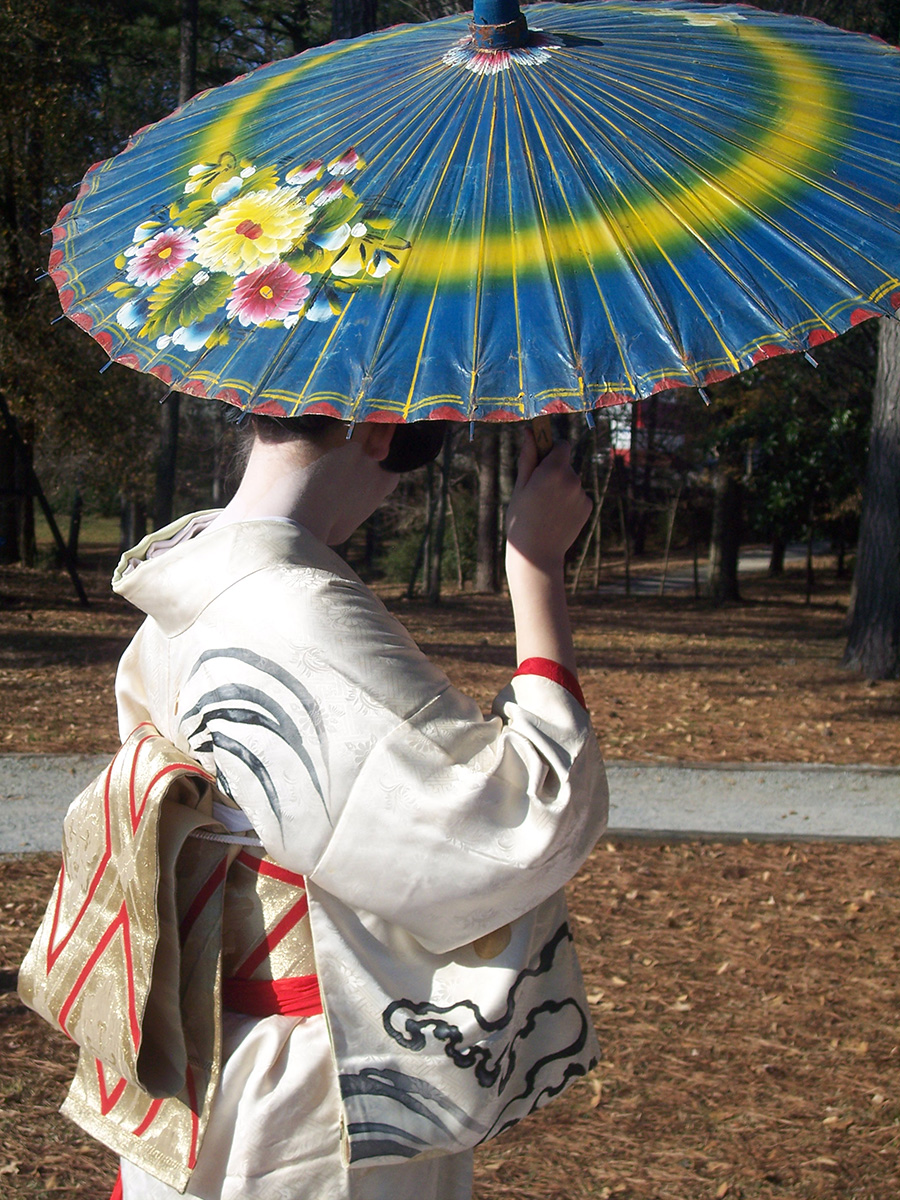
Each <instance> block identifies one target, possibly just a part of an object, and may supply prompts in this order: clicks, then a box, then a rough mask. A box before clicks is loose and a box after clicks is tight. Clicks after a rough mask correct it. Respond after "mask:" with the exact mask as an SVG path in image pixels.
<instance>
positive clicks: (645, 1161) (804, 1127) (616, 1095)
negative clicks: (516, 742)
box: [0, 564, 900, 1200]
mask: <svg viewBox="0 0 900 1200" xmlns="http://www.w3.org/2000/svg"><path fill="white" fill-rule="evenodd" d="M826 565H827V564H820V566H821V567H823V568H824V567H825V566H826ZM86 578H87V582H88V585H89V587H90V590H91V594H92V597H94V604H93V606H92V608H91V609H89V610H87V611H84V610H81V609H79V608H78V606H77V603H76V601H75V599H74V596H72V595H71V587H70V585H69V584H68V580H67V579H66V577H65V576H61V577H60V576H52V575H50V576H48V575H47V574H46V573H43V572H41V573H37V572H22V571H16V570H13V569H6V570H2V569H0V728H2V731H3V732H2V735H0V752H2V751H3V750H5V751H39V750H43V751H47V750H54V751H74V750H79V751H84V750H91V751H98V752H99V751H112V750H113V749H114V748H115V745H116V737H115V727H114V720H113V707H112V701H111V694H110V687H111V680H112V677H113V672H114V668H115V661H116V659H117V657H118V655H119V653H120V652H121V649H122V647H123V645H124V643H125V641H126V640H127V638H128V636H129V635H130V633H131V632H132V631H133V629H134V628H135V626H136V624H137V618H136V617H135V615H134V614H132V613H130V612H129V611H128V610H127V608H126V607H125V606H123V605H121V604H120V603H119V602H117V601H114V600H111V599H109V598H107V597H106V596H105V595H104V584H103V582H102V576H101V575H100V574H99V573H98V574H97V575H96V577H92V576H90V575H88V576H87V577H86ZM745 597H746V599H745V603H744V604H742V605H740V606H735V607H733V608H727V609H722V610H719V611H710V610H708V609H706V608H705V607H704V606H703V605H702V604H699V603H697V602H695V601H694V600H692V599H688V598H683V597H681V596H676V597H673V598H665V599H662V600H659V599H656V598H643V597H641V598H635V599H632V600H631V601H626V600H625V599H624V597H616V598H609V597H603V598H587V597H584V598H581V599H579V600H578V601H577V602H576V604H575V605H574V614H573V615H574V623H575V627H576V629H577V631H578V635H577V636H578V642H579V653H580V660H581V663H582V681H583V684H584V686H585V692H586V694H587V699H588V703H589V706H590V708H591V711H592V715H593V717H594V722H595V725H596V727H597V731H598V735H599V737H600V741H601V744H602V745H603V748H604V751H605V753H606V754H607V756H608V757H610V758H614V759H629V760H633V761H659V760H666V761H701V760H715V759H720V760H725V761H784V762H817V761H826V762H834V763H848V762H868V763H879V764H892V765H900V721H898V716H900V685H898V684H897V683H882V684H878V685H875V686H871V685H868V684H866V682H865V681H863V680H860V679H859V678H858V677H856V676H853V675H850V674H848V673H847V672H845V671H843V669H842V668H841V667H840V657H841V652H842V646H843V621H844V616H845V607H846V601H847V595H846V585H843V584H838V583H835V582H833V581H830V579H829V577H828V573H827V571H825V570H824V569H823V570H822V571H820V575H819V586H818V589H817V591H816V593H815V594H814V596H813V603H812V604H811V605H809V606H806V605H804V603H803V595H802V587H801V582H800V580H799V578H794V577H789V578H788V579H787V580H786V581H784V582H781V583H778V584H774V583H770V582H768V581H765V580H758V581H756V582H754V583H752V584H748V585H747V586H746V587H745ZM386 599H387V601H388V603H389V605H390V606H391V607H392V608H394V610H395V611H397V613H398V615H400V616H401V619H403V620H404V621H405V622H406V623H407V624H408V625H409V627H410V628H411V630H412V632H413V633H414V635H415V636H416V637H417V639H418V640H419V641H420V643H421V644H422V646H423V648H424V649H425V650H426V651H427V652H428V653H429V654H430V655H432V656H433V657H434V658H435V659H437V660H438V661H439V662H440V663H441V665H442V666H444V668H445V669H446V670H447V672H448V674H449V675H450V677H451V678H452V679H453V681H454V682H455V683H457V684H458V685H459V686H461V687H464V688H466V689H468V690H469V691H470V692H471V693H472V694H473V695H475V696H476V697H478V699H479V700H481V701H482V703H483V704H484V705H485V706H486V705H487V704H488V703H489V701H490V698H491V696H492V695H493V693H494V692H495V691H496V690H497V688H498V687H499V686H500V685H501V684H502V683H503V682H504V681H505V679H506V678H508V674H509V670H510V667H511V665H512V662H513V658H512V633H511V623H510V620H509V616H508V612H507V609H506V604H505V602H504V601H503V600H502V599H495V598H483V597H482V598H476V597H449V598H448V600H447V603H446V604H445V605H444V606H442V607H441V609H440V610H435V609H429V608H428V607H427V606H424V605H422V604H421V603H419V602H417V601H414V602H406V601H401V600H400V599H399V598H398V597H397V596H396V595H392V594H391V593H390V592H388V593H387V595H386ZM57 869H58V860H57V858H56V856H53V855H37V856H31V857H29V858H27V859H17V860H7V861H5V862H0V1195H3V1196H6V1195H10V1196H13V1195H15V1196H19V1195H23V1196H24V1195H54V1196H56V1195H60V1196H81V1197H90V1198H94V1197H96V1198H101V1200H102V1197H104V1196H105V1195H108V1193H109V1189H110V1188H111V1186H112V1181H113V1178H114V1175H115V1168H114V1164H113V1161H112V1158H111V1156H110V1155H109V1154H108V1152H107V1151H105V1150H104V1149H103V1148H102V1147H100V1146H98V1145H97V1144H96V1143H94V1142H93V1141H91V1140H90V1139H89V1138H87V1137H85V1136H83V1135H82V1134H81V1133H80V1131H79V1130H78V1129H77V1128H75V1127H74V1126H72V1125H70V1124H69V1123H68V1122H66V1121H65V1120H64V1119H63V1118H61V1117H59V1116H58V1115H57V1112H56V1110H57V1108H58V1106H59V1104H60V1102H61V1100H62V1097H63V1095H64V1094H65V1088H66V1085H67V1081H68V1078H69V1076H70V1074H71V1067H72V1062H73V1057H74V1052H73V1048H72V1047H71V1045H70V1044H69V1043H68V1042H67V1041H66V1040H65V1039H64V1038H63V1037H62V1036H61V1035H55V1034H54V1033H53V1032H52V1031H51V1030H50V1029H49V1028H48V1027H46V1026H44V1025H43V1024H42V1022H40V1021H39V1020H38V1018H36V1017H34V1016H33V1015H32V1014H30V1013H29V1012H28V1011H27V1010H25V1009H24V1008H23V1007H22V1006H21V1004H20V1003H19V1002H18V999H17V997H16V995H15V993H14V990H13V989H14V986H15V971H16V968H17V966H18V963H19V961H20V960H21V958H22V955H23V954H24V951H25V949H26V948H27V945H28V942H29V941H30V938H31V935H32V932H33V930H34V928H35V926H36V924H37V922H38V920H39V919H40V915H41V912H42V910H43V907H44V905H45V903H46V900H47V897H48V895H49V891H50V887H51V884H52V879H53V877H54V875H55V872H56V870H57ZM898 878H900V844H896V843H890V844H888V843H882V844H872V845H865V844H853V845H837V844H827V843H814V842H809V843H799V842H798V843H793V844H789V845H782V844H776V843H763V844H748V843H744V844H727V845H716V844H700V843H680V844H671V845H665V844H653V843H650V842H622V841H616V842H608V843H601V844H600V845H599V846H598V847H597V850H596V851H595V852H594V854H593V855H592V857H591V859H590V860H589V861H588V862H587V864H586V865H585V868H584V870H583V871H582V873H581V874H580V875H579V877H578V878H577V879H576V880H575V881H574V882H573V884H572V885H571V888H570V907H571V912H572V920H573V927H574V929H575V933H576V937H577V939H578V942H579V947H580V953H581V957H582V962H583V965H584V970H585V977H586V982H587V990H588V996H589V1000H590V1002H591V1005H592V1009H593V1012H594V1014H595V1021H596V1025H597V1029H598V1033H599V1036H600V1040H601V1044H602V1046H603V1058H602V1061H601V1063H600V1065H599V1066H598V1067H597V1069H596V1070H595V1071H594V1072H593V1073H592V1075H591V1076H590V1077H589V1078H588V1079H585V1080H582V1081H580V1082H579V1083H577V1084H576V1085H575V1086H574V1087H573V1088H572V1089H571V1090H570V1091H569V1092H568V1093H567V1094H566V1095H565V1096H564V1097H563V1098H562V1099H561V1100H558V1101H556V1102H554V1103H553V1104H552V1105H550V1106H549V1107H548V1108H547V1109H545V1110H543V1111H542V1112H541V1113H538V1114H537V1115H535V1116H534V1117H532V1118H530V1119H529V1120H528V1121H527V1122H524V1123H523V1124H521V1125H519V1126H518V1127H517V1128H516V1129H514V1130H512V1131H510V1132H509V1133H507V1134H505V1135H504V1136H503V1137H501V1138H500V1139H498V1140H497V1141H496V1142H494V1143H492V1144H491V1145H489V1146H487V1147H484V1148H482V1149H481V1150H480V1151H479V1152H478V1155H477V1184H476V1196H477V1197H478V1200H500V1198H501V1197H504V1198H509V1200H570V1198H573V1197H580V1196H584V1197H591V1198H593V1200H609V1198H610V1197H616V1198H619V1197H621V1198H622V1200H706V1198H707V1197H709V1198H717V1200H722V1198H724V1197H734V1198H744V1200H751V1198H757V1197H759V1198H765V1200H813V1198H815V1200H819V1198H822V1200H892V1198H893V1197H894V1196H896V1195H898V1194H900V1165H898V1164H900V1086H898V1079H900V1006H898V998H900V996H898V984H897V958H898V951H897V949H896V944H897V934H896V930H897V925H898V918H900V884H898V882H897V881H898Z"/></svg>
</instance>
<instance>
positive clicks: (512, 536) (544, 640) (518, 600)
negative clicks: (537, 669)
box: [506, 429, 592, 674]
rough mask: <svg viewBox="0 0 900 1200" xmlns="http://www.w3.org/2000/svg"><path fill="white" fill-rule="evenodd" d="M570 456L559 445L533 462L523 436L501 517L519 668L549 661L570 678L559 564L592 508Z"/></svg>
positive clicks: (571, 658)
mask: <svg viewBox="0 0 900 1200" xmlns="http://www.w3.org/2000/svg"><path fill="white" fill-rule="evenodd" d="M570 456H571V450H570V448H569V446H568V445H567V444H565V443H561V444H559V445H556V446H554V447H553V449H552V450H551V451H550V453H549V454H548V455H547V457H546V458H544V459H542V460H541V461H538V454H537V447H536V446H535V443H534V437H533V436H532V433H531V430H530V429H527V430H526V431H525V442H524V444H523V446H522V452H521V454H520V455H519V475H518V478H517V480H516V486H515V488H514V490H513V494H512V498H511V500H510V502H509V508H508V509H507V515H506V538H507V540H506V577H507V580H508V581H509V595H510V599H511V600H512V606H513V616H514V617H515V622H516V655H517V660H518V662H520V663H521V662H523V661H524V660H525V659H526V658H549V659H552V660H553V661H554V662H557V663H560V664H561V665H562V666H564V667H566V668H567V669H568V670H570V671H572V672H573V674H574V672H575V650H574V647H573V645H572V633H571V629H570V626H569V613H568V608H567V605H566V588H565V576H564V564H565V556H566V551H567V550H568V549H569V547H570V546H571V545H572V543H573V542H574V541H575V538H576V537H577V536H578V534H579V532H580V531H581V529H582V527H583V525H584V523H585V521H586V520H587V518H588V514H589V513H590V511H591V507H592V505H591V499H590V497H589V496H588V495H587V494H586V492H585V491H584V489H583V488H582V486H581V482H580V480H579V478H578V476H577V475H576V474H575V472H574V471H573V470H572V467H571V463H570Z"/></svg>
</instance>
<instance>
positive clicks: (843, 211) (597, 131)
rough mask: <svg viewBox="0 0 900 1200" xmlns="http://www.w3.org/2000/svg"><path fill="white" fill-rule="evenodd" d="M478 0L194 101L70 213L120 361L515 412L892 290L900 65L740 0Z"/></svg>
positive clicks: (861, 41) (379, 410) (788, 337)
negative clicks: (736, 0) (565, 0)
mask: <svg viewBox="0 0 900 1200" xmlns="http://www.w3.org/2000/svg"><path fill="white" fill-rule="evenodd" d="M525 14H526V19H527V24H526V20H525V19H523V18H522V17H521V16H520V14H519V10H518V7H517V6H516V4H515V0H486V3H485V5H483V6H482V7H481V8H477V7H476V12H475V16H474V20H470V17H468V16H465V15H463V16H453V17H448V18H445V19H442V20H438V21H433V22H430V23H428V24H425V25H404V26H399V27H396V28H392V29H388V30H384V31H382V32H379V33H375V34H371V35H368V36H366V37H362V38H357V39H354V40H352V41H345V42H336V43H332V44H331V45H328V46H324V47H320V48H318V49H314V50H309V51H306V52H305V53H304V54H301V55H299V56H298V57H295V58H291V59H285V60H282V61H279V62H276V63H272V64H270V65H268V66H265V67H262V68H260V69H258V70H256V71H254V72H252V73H251V74H249V75H246V76H243V77H241V78H239V79H237V80H235V81H234V82H232V83H230V84H228V85H226V86H225V87H221V88H217V89H215V90H213V91H209V92H205V93H202V94H200V95H199V96H197V97H195V98H194V99H193V100H191V101H190V102H188V103H187V104H186V105H184V106H183V107H182V108H181V109H179V110H178V111H176V112H175V113H173V114H172V115H171V116H169V117H167V118H166V119H164V120H162V121H160V122H159V123H157V124H155V125H151V126H149V127H147V128H145V129H143V130H141V131H140V132H139V133H138V134H136V135H135V136H134V138H133V140H132V141H131V143H130V144H129V145H128V146H127V147H126V149H125V150H124V151H122V153H120V154H119V155H117V156H116V157H114V158H111V159H109V160H108V161H106V162H103V163H99V164H96V165H95V166H94V167H92V168H91V170H90V171H89V172H88V174H87V175H86V176H85V179H84V181H83V182H82V185H81V188H80V191H79V193H78V196H77V198H76V200H75V201H74V203H72V204H70V205H67V206H66V207H65V208H64V209H63V211H62V212H61V213H60V215H59V218H58V220H57V224H56V226H55V228H54V230H53V249H52V254H51V260H50V269H51V274H52V276H53V279H54V280H55V282H56V285H57V287H58V289H59V294H60V300H61V302H62V306H63V308H64V310H65V312H66V313H67V315H68V316H69V317H70V318H71V319H72V320H73V321H75V322H76V323H77V324H78V325H80V326H82V328H84V329H86V330H88V331H89V333H90V334H91V336H92V337H94V338H95V339H96V340H97V341H98V342H99V343H100V344H101V345H102V346H103V347H104V349H105V350H106V351H107V353H108V354H109V355H110V357H111V358H112V359H113V360H114V361H116V362H119V363H124V364H125V365H127V366H129V367H133V368H136V369H138V370H141V371H148V372H150V373H151V374H153V375H156V376H158V377H159V378H160V379H161V380H163V381H164V382H165V383H166V384H168V385H169V386H170V387H172V388H175V389H177V390H179V391H182V392H188V393H192V394H194V395H199V396H208V397H211V398H218V399H220V400H224V401H226V402H228V403H229V404H233V405H236V406H237V407H238V408H240V409H243V410H248V409H252V410H255V411H257V412H263V413H271V414H274V415H295V414H298V413H303V412H321V413H327V414H329V415H332V416H338V417H341V418H344V419H349V420H351V421H355V420H382V421H384V420H388V421H415V420H421V419H425V418H435V419H458V420H474V419H498V420H513V419H525V418H530V417H533V416H535V415H537V414H540V413H545V412H561V411H583V412H586V413H588V414H589V413H590V411H591V410H592V409H594V408H596V407H598V406H600V405H606V404H618V403H622V402H623V401H628V400H634V399H639V398H641V397H644V396H648V395H651V394H653V393H654V392H657V391H660V390H662V389H664V388H671V387H676V386H697V387H702V386H703V385H706V384H709V383H713V382H716V381H718V380H722V379H725V378H727V377H728V376H730V375H732V374H734V373H736V372H739V371H742V370H744V369H746V368H748V367H750V366H752V365H753V364H755V363H757V362H758V361H760V360H761V359H763V358H767V357H770V356H772V355H775V354H782V353H786V352H791V351H801V352H804V351H805V352H807V353H809V352H810V351H812V352H813V353H814V350H815V347H816V346H817V345H818V344H820V343H821V342H824V341H827V340H829V339H830V338H833V337H835V336H836V335H838V334H840V333H842V332H843V331H845V330H846V329H847V328H848V327H850V326H851V325H853V324H855V323H857V322H859V321H861V320H864V319H866V318H868V317H871V316H877V315H883V314H891V313H893V312H894V310H895V309H896V308H897V307H898V306H900V213H898V207H900V142H898V129H900V52H898V51H897V50H896V49H894V48H892V47H890V46H888V45H886V44H885V43H883V42H880V41H878V40H876V39H874V38H871V37H868V36H864V35H859V34H849V33H845V32H843V31H840V30H836V29H832V28H830V27H828V26H827V25H824V24H822V23H820V22H816V21H812V20H809V19H805V18H799V17H789V16H784V15H779V14H773V13H767V12H762V11H760V10H757V9H754V8H751V7H749V6H746V5H742V4H730V5H711V4H703V3H696V2H694V0H668V2H657V3H642V2H631V0H628V2H617V0H600V2H588V3H581V4H553V3H547V4H535V5H532V6H529V7H528V8H527V9H526V10H525Z"/></svg>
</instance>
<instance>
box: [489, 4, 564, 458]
mask: <svg viewBox="0 0 900 1200" xmlns="http://www.w3.org/2000/svg"><path fill="white" fill-rule="evenodd" d="M469 30H470V32H471V34H472V38H473V40H474V42H475V45H476V46H477V48H478V49H479V50H487V51H491V50H494V51H497V52H502V51H504V50H511V49H514V48H515V47H516V46H525V45H527V44H528V37H529V33H528V23H527V21H526V20H525V17H524V15H523V13H522V10H521V9H520V8H519V0H475V2H474V10H473V12H472V20H471V21H470V22H469ZM531 432H532V433H533V434H534V440H535V442H536V444H537V452H538V458H544V457H545V456H546V455H548V454H549V453H550V451H551V450H552V449H553V429H552V427H551V425H550V418H549V417H548V416H547V415H546V414H542V415H541V416H539V417H534V418H533V419H532V421H531Z"/></svg>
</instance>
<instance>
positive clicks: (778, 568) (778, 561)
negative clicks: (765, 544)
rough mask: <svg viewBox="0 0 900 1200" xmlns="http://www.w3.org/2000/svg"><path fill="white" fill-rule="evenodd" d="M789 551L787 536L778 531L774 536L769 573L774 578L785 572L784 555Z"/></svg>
mask: <svg viewBox="0 0 900 1200" xmlns="http://www.w3.org/2000/svg"><path fill="white" fill-rule="evenodd" d="M786 552H787V538H786V537H785V536H784V534H783V533H776V534H775V535H774V536H773V538H772V553H771V554H770V555H769V575H770V577H771V578H772V579H776V578H780V577H781V576H782V575H783V574H784V556H785V553H786Z"/></svg>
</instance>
